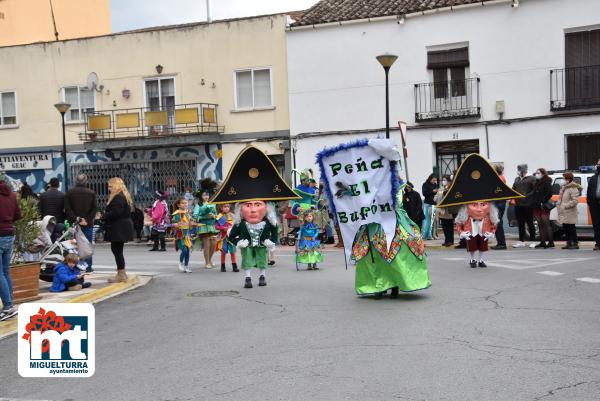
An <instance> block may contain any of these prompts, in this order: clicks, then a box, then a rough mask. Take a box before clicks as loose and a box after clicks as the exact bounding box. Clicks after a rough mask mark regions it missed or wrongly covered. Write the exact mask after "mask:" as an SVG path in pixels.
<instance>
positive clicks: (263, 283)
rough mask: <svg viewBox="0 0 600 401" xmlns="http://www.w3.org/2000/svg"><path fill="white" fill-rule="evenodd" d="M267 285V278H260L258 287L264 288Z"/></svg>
mask: <svg viewBox="0 0 600 401" xmlns="http://www.w3.org/2000/svg"><path fill="white" fill-rule="evenodd" d="M265 285H267V279H266V278H265V276H260V277H259V278H258V286H259V287H264V286H265Z"/></svg>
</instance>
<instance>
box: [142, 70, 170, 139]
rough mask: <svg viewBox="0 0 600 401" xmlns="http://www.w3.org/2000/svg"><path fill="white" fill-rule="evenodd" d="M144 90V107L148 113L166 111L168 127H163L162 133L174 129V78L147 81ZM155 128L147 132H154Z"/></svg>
mask: <svg viewBox="0 0 600 401" xmlns="http://www.w3.org/2000/svg"><path fill="white" fill-rule="evenodd" d="M145 85H146V86H145V89H146V107H148V109H150V111H166V112H167V118H168V125H163V126H162V130H163V133H166V132H168V131H169V129H170V128H173V127H175V78H153V79H147V80H146V84H145ZM156 129H157V128H156V127H153V128H150V129H149V132H152V131H153V130H156Z"/></svg>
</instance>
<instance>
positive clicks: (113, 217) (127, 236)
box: [104, 177, 134, 283]
mask: <svg viewBox="0 0 600 401" xmlns="http://www.w3.org/2000/svg"><path fill="white" fill-rule="evenodd" d="M108 192H109V193H110V195H109V197H108V205H106V211H105V213H104V224H105V226H104V229H105V233H104V240H105V241H110V250H111V251H112V253H113V255H114V256H115V262H116V263H117V275H116V276H115V277H113V278H109V279H108V282H109V283H119V282H123V281H127V274H126V273H125V258H124V257H123V248H124V246H125V242H127V241H133V234H134V233H133V221H132V220H131V210H132V207H133V202H132V200H131V195H129V191H128V190H127V187H125V183H124V182H123V180H122V179H120V178H118V177H113V178H111V179H110V180H108Z"/></svg>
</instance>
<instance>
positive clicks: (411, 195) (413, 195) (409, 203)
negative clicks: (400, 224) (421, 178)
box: [403, 181, 425, 227]
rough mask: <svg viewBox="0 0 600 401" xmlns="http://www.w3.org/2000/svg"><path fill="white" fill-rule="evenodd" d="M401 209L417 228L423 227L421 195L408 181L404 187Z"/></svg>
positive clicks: (423, 216) (423, 217)
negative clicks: (402, 208)
mask: <svg viewBox="0 0 600 401" xmlns="http://www.w3.org/2000/svg"><path fill="white" fill-rule="evenodd" d="M403 207H404V210H406V214H407V215H408V217H409V218H410V219H411V220H412V221H413V223H415V224H416V225H417V226H418V227H421V226H422V225H423V220H424V219H425V214H423V201H422V200H421V194H419V193H418V192H417V191H415V189H414V185H413V184H412V183H411V182H410V181H408V182H407V183H406V186H405V187H404V197H403Z"/></svg>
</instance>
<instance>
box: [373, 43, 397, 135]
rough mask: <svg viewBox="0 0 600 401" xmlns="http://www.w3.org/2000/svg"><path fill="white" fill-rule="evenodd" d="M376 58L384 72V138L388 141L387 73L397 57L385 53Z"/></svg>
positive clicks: (388, 103) (388, 102) (388, 99)
mask: <svg viewBox="0 0 600 401" xmlns="http://www.w3.org/2000/svg"><path fill="white" fill-rule="evenodd" d="M376 58H377V61H379V64H381V66H382V67H383V70H384V71H385V137H386V138H387V139H390V95H389V89H388V87H389V85H388V73H389V72H390V67H391V66H392V64H394V61H396V59H397V58H398V56H396V55H393V54H389V53H385V54H382V55H380V56H377V57H376Z"/></svg>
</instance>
